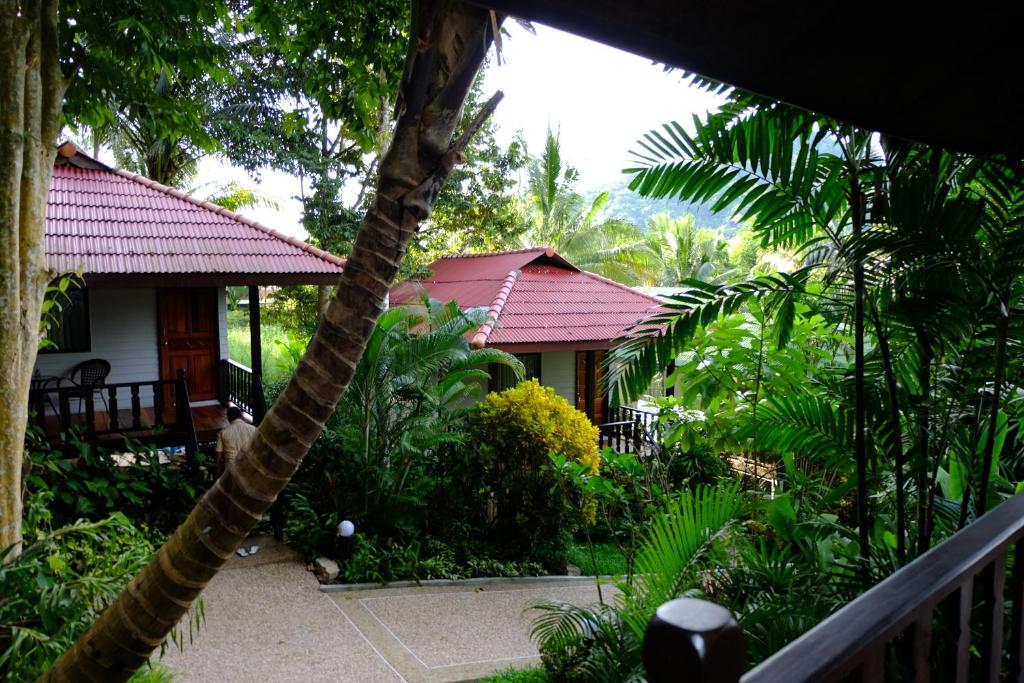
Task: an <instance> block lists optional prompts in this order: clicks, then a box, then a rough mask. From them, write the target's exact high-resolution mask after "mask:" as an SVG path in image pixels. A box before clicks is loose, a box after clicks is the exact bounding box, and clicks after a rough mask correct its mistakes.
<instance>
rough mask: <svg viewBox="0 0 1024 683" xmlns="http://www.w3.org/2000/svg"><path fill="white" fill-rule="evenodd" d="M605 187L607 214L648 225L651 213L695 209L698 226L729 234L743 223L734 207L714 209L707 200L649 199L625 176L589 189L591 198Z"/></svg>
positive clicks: (670, 212) (674, 214)
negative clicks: (631, 186) (735, 217)
mask: <svg viewBox="0 0 1024 683" xmlns="http://www.w3.org/2000/svg"><path fill="white" fill-rule="evenodd" d="M604 190H607V191H608V194H609V198H608V206H607V207H605V211H604V217H605V218H621V219H623V220H627V221H630V222H631V223H635V224H637V225H639V226H641V227H646V226H647V221H648V220H649V219H650V218H651V216H653V215H655V214H658V213H667V214H668V215H670V216H672V217H673V218H675V217H677V216H683V215H685V214H688V213H692V214H693V215H694V216H696V218H697V226H698V227H701V228H718V229H720V230H721V231H722V234H723V235H724V236H725V237H727V238H728V237H732V236H733V235H734V234H736V231H737V230H738V229H739V227H740V224H739V223H737V222H735V221H733V220H732V211H730V210H729V209H725V210H723V211H719V212H718V213H715V212H713V211H711V209H710V207H709V206H707V205H704V204H694V203H692V202H681V201H679V200H678V199H646V198H644V197H641V196H640V195H639V194H637V193H636V192H632V191H631V190H630V189H629V187H628V181H627V180H626V179H625V178H623V179H621V180H619V181H617V182H616V183H615V184H614V185H612V186H611V187H603V188H594V189H592V190H591V191H588V192H586V195H587V199H588V201H593V198H594V197H596V196H597V195H598V193H599V192H601V191H604Z"/></svg>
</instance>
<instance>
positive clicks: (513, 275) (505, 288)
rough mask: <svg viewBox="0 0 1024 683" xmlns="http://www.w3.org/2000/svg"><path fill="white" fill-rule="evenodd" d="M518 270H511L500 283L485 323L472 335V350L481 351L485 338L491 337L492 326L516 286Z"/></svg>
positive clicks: (485, 343) (484, 344)
mask: <svg viewBox="0 0 1024 683" xmlns="http://www.w3.org/2000/svg"><path fill="white" fill-rule="evenodd" d="M520 272H521V271H519V270H513V271H512V272H510V273H509V274H508V275H506V276H505V281H504V282H502V283H501V287H499V288H498V293H497V294H495V296H494V302H493V303H492V304H491V307H490V309H488V311H487V321H486V322H484V324H483V325H481V326H480V328H479V329H478V330H477V333H476V334H474V335H473V339H472V341H471V342H470V344H471V345H472V346H473V347H474V348H478V349H482V348H483V347H484V346H486V345H487V338H488V337H490V336H491V332H493V331H494V326H495V325H496V324H497V322H498V317H499V316H500V315H501V310H502V309H503V308H505V304H506V303H507V302H508V297H509V295H510V294H511V293H512V289H513V288H514V287H515V286H516V280H517V279H518V278H519V273H520Z"/></svg>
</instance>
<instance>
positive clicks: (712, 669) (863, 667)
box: [644, 494, 1024, 683]
mask: <svg viewBox="0 0 1024 683" xmlns="http://www.w3.org/2000/svg"><path fill="white" fill-rule="evenodd" d="M698 602H699V601H698ZM706 605H707V603H702V604H695V603H694V601H673V602H670V603H666V604H665V605H663V606H662V607H661V608H659V610H658V614H657V615H656V616H655V618H654V619H652V621H651V625H650V626H649V627H648V631H647V637H646V639H645V641H644V662H645V665H646V666H647V669H648V672H649V675H648V678H649V680H651V681H652V682H662V681H688V682H690V683H712V682H714V683H736V681H738V680H742V683H779V682H780V681H785V682H786V683H827V682H829V681H857V682H860V683H868V682H871V683H874V682H875V681H885V680H900V681H914V682H915V683H925V682H927V681H932V680H941V681H953V682H955V683H967V681H969V680H971V681H985V682H988V683H995V682H996V681H1000V680H1010V681H1017V682H1020V681H1024V669H1022V654H1024V494H1020V495H1017V496H1014V497H1013V498H1011V499H1010V500H1008V501H1006V502H1005V503H1003V504H1002V505H1000V506H999V507H997V508H996V509H995V510H993V511H992V512H990V513H988V514H987V515H985V516H983V517H982V518H981V519H979V520H978V521H977V522H975V523H974V524H972V525H970V526H968V527H967V528H965V529H963V530H962V531H960V532H959V533H958V534H956V535H955V536H953V537H952V538H950V539H949V540H947V541H945V542H944V543H941V544H939V545H938V546H936V547H934V548H932V549H931V550H930V551H928V552H927V553H925V554H924V555H922V556H921V557H919V558H917V559H916V560H914V561H913V562H911V563H910V564H908V565H907V566H905V567H904V568H902V569H900V570H899V571H897V572H896V573H895V574H893V575H892V576H890V577H889V578H887V579H885V580H884V581H882V582H880V583H879V584H877V585H876V586H874V587H873V588H871V589H869V590H868V591H866V592H865V593H864V594H863V595H861V596H860V597H859V598H857V599H856V600H853V601H852V602H850V603H849V604H848V605H846V606H845V607H843V608H842V609H840V610H838V611H837V612H836V613H835V614H833V615H832V616H830V617H829V618H827V619H826V620H824V621H823V622H821V623H820V624H818V626H816V627H815V628H813V629H811V630H810V631H808V632H807V633H805V634H804V635H803V636H801V637H800V638H798V639H797V640H795V641H793V642H792V643H790V644H789V645H788V646H787V647H785V648H783V649H782V650H780V651H779V652H777V653H775V654H774V655H773V656H772V657H770V658H769V659H767V660H766V661H764V662H762V663H761V664H760V665H759V666H757V667H756V668H754V669H753V670H751V671H749V672H747V673H746V674H745V675H743V676H742V679H740V677H739V672H738V671H736V670H735V668H734V664H735V662H736V661H742V658H743V644H742V638H736V637H735V636H734V635H732V634H731V632H730V635H728V636H727V637H726V636H724V635H722V636H719V635H714V634H721V633H725V632H726V631H729V627H728V625H727V624H725V622H724V617H722V616H721V614H720V613H716V612H714V611H713V610H711V609H710V608H708V607H706ZM719 609H721V608H719ZM722 611H724V610H722ZM716 614H717V616H715V615H716ZM709 632H711V633H712V634H713V635H708V633H709ZM1007 634H1008V635H1009V637H1008V638H1006V637H1004V636H1005V635H1007ZM689 642H694V643H701V644H702V645H700V646H699V647H698V646H696V645H694V646H691V645H688V644H687V643H689ZM687 648H690V650H693V652H689V651H687ZM697 651H699V652H697ZM722 651H729V652H730V653H731V655H730V656H721V652H722ZM694 652H697V654H694ZM698 655H699V656H698Z"/></svg>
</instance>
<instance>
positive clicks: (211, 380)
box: [157, 288, 220, 401]
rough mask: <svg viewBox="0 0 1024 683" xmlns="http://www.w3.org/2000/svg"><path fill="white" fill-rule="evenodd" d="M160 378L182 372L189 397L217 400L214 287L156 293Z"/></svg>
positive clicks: (217, 351) (166, 377) (192, 398)
mask: <svg viewBox="0 0 1024 683" xmlns="http://www.w3.org/2000/svg"><path fill="white" fill-rule="evenodd" d="M157 298H158V302H159V303H158V308H159V315H160V318H159V330H160V378H161V379H174V378H175V377H177V374H178V370H184V371H185V376H186V378H187V380H188V390H189V398H190V399H191V400H193V401H207V400H210V399H213V398H216V397H217V360H218V358H220V353H219V349H218V345H219V342H220V338H219V335H218V334H217V332H218V331H217V290H216V289H213V288H187V289H161V290H159V291H158V295H157Z"/></svg>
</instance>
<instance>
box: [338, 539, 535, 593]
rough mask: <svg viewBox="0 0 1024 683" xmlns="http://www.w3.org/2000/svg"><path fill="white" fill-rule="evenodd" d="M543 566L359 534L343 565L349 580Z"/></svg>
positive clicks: (502, 572)
mask: <svg viewBox="0 0 1024 683" xmlns="http://www.w3.org/2000/svg"><path fill="white" fill-rule="evenodd" d="M542 573H543V568H542V567H540V566H539V565H537V564H534V563H531V562H502V561H500V560H496V559H494V558H492V557H487V556H478V555H470V556H460V555H459V554H457V553H456V551H455V550H454V549H453V548H451V547H449V546H448V545H447V544H445V543H442V542H441V541H438V540H436V539H430V540H427V541H425V542H423V543H410V544H407V545H399V544H396V543H388V542H387V541H383V540H381V539H378V538H372V537H368V536H365V535H363V534H356V536H355V538H354V543H353V548H352V554H351V557H349V558H347V559H346V560H345V562H344V563H343V565H342V573H341V578H342V580H343V581H345V582H346V583H364V582H372V583H387V582H389V581H403V580H414V581H426V580H430V579H469V578H472V577H475V576H488V577H490V576H503V577H516V576H536V575H538V574H542Z"/></svg>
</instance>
